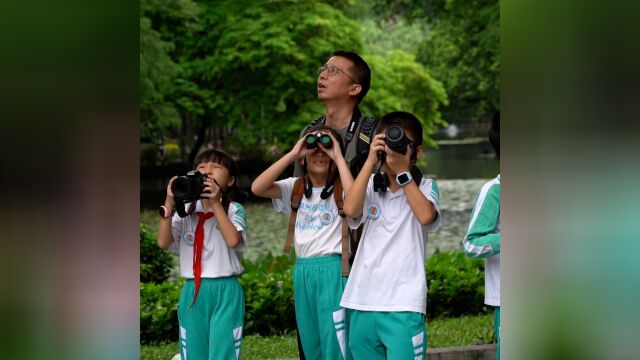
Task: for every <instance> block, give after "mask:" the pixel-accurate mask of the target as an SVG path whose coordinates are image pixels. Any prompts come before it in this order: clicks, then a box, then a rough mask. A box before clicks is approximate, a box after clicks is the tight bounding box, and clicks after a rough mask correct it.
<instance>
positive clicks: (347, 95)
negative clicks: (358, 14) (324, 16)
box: [294, 50, 371, 176]
mask: <svg viewBox="0 0 640 360" xmlns="http://www.w3.org/2000/svg"><path fill="white" fill-rule="evenodd" d="M370 85H371V69H370V68H369V65H368V64H367V62H366V61H364V60H363V59H362V58H361V57H360V55H358V54H356V53H354V52H351V51H344V50H338V51H334V52H333V53H332V54H331V57H330V58H329V60H327V62H325V63H324V65H322V66H321V67H320V68H319V69H318V84H317V92H318V100H320V101H322V103H323V104H324V108H325V112H324V115H323V116H321V117H319V118H317V119H316V120H314V121H313V122H312V123H311V124H310V125H309V126H312V125H316V124H324V125H326V126H329V127H331V128H333V129H335V130H336V131H337V132H338V133H339V134H340V136H341V137H342V141H343V143H344V145H345V154H344V158H345V160H346V161H347V163H348V164H350V165H351V166H352V173H353V176H356V175H357V170H359V168H357V169H354V164H352V160H353V159H354V157H355V156H356V153H357V148H358V145H357V144H358V142H362V141H363V139H361V140H358V138H359V136H358V135H359V133H360V128H361V125H362V124H363V123H364V121H363V120H364V119H365V117H364V116H363V115H362V113H361V112H360V109H358V104H359V103H360V102H361V101H362V99H364V97H365V96H366V95H367V92H368V91H369V86H370ZM305 130H306V129H303V130H302V132H301V133H300V135H301V136H302V134H303V133H304V131H305ZM365 138H366V137H365ZM365 145H366V149H367V150H368V142H367V143H365V144H361V148H362V147H363V146H365ZM365 157H366V156H365ZM294 176H303V172H302V167H301V166H300V164H299V163H298V162H296V163H295V168H294Z"/></svg>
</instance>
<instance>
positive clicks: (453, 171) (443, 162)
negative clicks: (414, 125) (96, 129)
mask: <svg viewBox="0 0 640 360" xmlns="http://www.w3.org/2000/svg"><path fill="white" fill-rule="evenodd" d="M425 157H426V161H427V166H426V167H425V168H423V169H422V171H423V173H424V174H425V176H426V177H431V178H435V179H436V181H437V182H438V185H439V186H440V199H441V204H440V209H441V212H442V220H443V225H442V227H441V228H440V229H439V230H438V231H437V232H436V233H434V234H431V235H430V236H429V242H428V245H427V252H428V254H429V255H430V254H433V252H434V251H436V249H439V250H440V251H451V250H459V249H460V242H461V241H462V239H463V237H464V235H465V233H466V230H467V227H468V224H469V216H470V214H471V209H472V208H473V204H474V203H475V200H476V196H477V194H478V191H479V190H480V188H481V187H482V185H483V184H484V183H485V182H486V181H488V180H489V179H491V178H493V177H495V176H496V175H497V174H498V173H499V171H500V170H499V168H500V164H499V161H498V160H497V159H496V158H495V155H494V153H493V149H492V148H491V145H490V144H489V143H488V142H487V141H485V140H475V139H467V140H462V141H456V142H447V141H441V142H440V146H439V148H437V149H427V150H426V153H425ZM165 181H166V180H161V179H155V180H154V179H141V187H142V189H141V200H142V201H141V202H142V204H141V205H142V207H143V209H147V210H143V215H144V216H143V218H147V219H155V218H157V215H155V214H156V210H155V209H156V206H157V204H159V203H160V202H162V201H163V199H164V196H163V194H162V191H164V186H166V185H164V182H165ZM245 182H250V179H248V180H247V181H245ZM152 188H153V189H152ZM156 188H158V189H160V190H156ZM245 207H246V209H247V223H248V226H249V230H248V236H249V238H248V239H249V240H248V241H249V247H248V251H247V253H246V254H245V257H246V258H247V259H249V260H255V259H257V258H259V257H260V256H262V255H265V254H267V253H273V254H281V253H282V246H283V243H284V239H285V238H286V230H287V224H288V218H287V217H286V216H283V215H282V214H279V213H276V212H275V211H274V210H273V208H272V206H271V202H258V203H248V204H246V206H245ZM147 213H149V214H150V215H149V216H146V214H147ZM143 221H144V220H143ZM152 221H153V220H152ZM156 226H157V225H156Z"/></svg>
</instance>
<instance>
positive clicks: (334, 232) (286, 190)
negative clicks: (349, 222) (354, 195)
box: [272, 177, 342, 257]
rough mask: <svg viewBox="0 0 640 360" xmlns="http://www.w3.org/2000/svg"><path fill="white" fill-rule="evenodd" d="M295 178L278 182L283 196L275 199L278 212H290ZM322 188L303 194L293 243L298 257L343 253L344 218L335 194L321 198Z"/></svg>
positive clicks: (288, 213)
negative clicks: (306, 194) (339, 211)
mask: <svg viewBox="0 0 640 360" xmlns="http://www.w3.org/2000/svg"><path fill="white" fill-rule="evenodd" d="M296 179H297V178H295V177H291V178H288V179H284V180H280V181H277V182H276V184H278V186H279V187H280V192H281V193H282V198H280V199H273V200H272V203H273V208H274V209H275V210H276V211H277V212H281V213H283V214H285V215H288V216H290V215H291V192H292V191H293V184H294V183H295V182H296ZM322 189H323V188H321V187H318V188H313V191H312V193H311V197H310V198H309V199H307V198H306V197H305V196H304V195H303V196H302V200H301V201H300V207H298V215H297V217H296V228H295V232H294V236H293V239H294V243H295V247H296V256H298V257H314V256H323V255H331V254H342V243H341V240H342V218H341V217H340V215H339V214H338V206H337V205H336V201H335V199H334V196H335V195H334V194H333V193H331V195H330V196H329V197H328V198H326V199H324V200H323V199H321V198H320V193H321V192H322Z"/></svg>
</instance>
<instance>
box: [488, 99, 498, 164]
mask: <svg viewBox="0 0 640 360" xmlns="http://www.w3.org/2000/svg"><path fill="white" fill-rule="evenodd" d="M489 142H490V143H491V146H493V149H494V150H495V151H496V155H497V156H498V159H500V112H499V111H498V112H497V113H495V114H494V115H493V118H492V119H491V128H489Z"/></svg>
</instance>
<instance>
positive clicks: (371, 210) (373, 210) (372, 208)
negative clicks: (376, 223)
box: [367, 204, 382, 220]
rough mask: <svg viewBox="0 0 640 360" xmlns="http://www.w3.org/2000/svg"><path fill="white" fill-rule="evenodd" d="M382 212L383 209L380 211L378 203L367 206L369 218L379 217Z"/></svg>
mask: <svg viewBox="0 0 640 360" xmlns="http://www.w3.org/2000/svg"><path fill="white" fill-rule="evenodd" d="M381 212H382V211H380V206H378V204H371V205H369V207H368V208H367V216H368V217H369V219H374V220H375V219H377V218H378V217H379V216H380V213H381Z"/></svg>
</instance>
